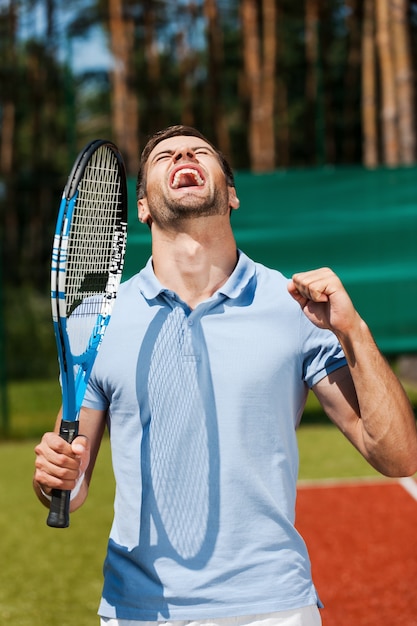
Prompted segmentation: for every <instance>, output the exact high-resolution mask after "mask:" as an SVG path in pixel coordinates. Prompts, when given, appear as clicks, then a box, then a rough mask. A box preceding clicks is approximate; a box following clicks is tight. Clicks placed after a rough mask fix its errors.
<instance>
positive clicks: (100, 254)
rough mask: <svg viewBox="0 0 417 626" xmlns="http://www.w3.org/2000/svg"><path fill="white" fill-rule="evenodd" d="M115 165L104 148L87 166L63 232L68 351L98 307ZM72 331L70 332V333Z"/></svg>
mask: <svg viewBox="0 0 417 626" xmlns="http://www.w3.org/2000/svg"><path fill="white" fill-rule="evenodd" d="M120 205H121V182H120V168H119V164H118V161H117V159H116V157H115V155H114V154H113V153H112V151H111V150H109V149H108V148H107V147H106V146H102V147H101V148H99V149H98V150H97V151H96V152H95V153H94V154H93V155H92V157H91V159H90V161H89V163H88V164H87V166H86V169H85V172H84V174H83V177H82V179H81V181H80V183H79V186H78V195H77V199H76V202H75V206H74V213H73V218H72V223H71V228H70V232H69V236H68V248H67V255H68V256H67V267H66V276H65V294H66V309H67V311H66V313H67V320H68V323H69V326H68V331H69V338H70V343H71V351H72V352H73V354H77V353H78V354H79V353H80V351H82V350H83V348H85V346H86V341H88V338H89V337H90V335H91V332H92V331H93V330H94V325H95V324H96V320H97V316H98V315H99V314H100V312H101V310H102V307H103V299H105V297H106V296H107V297H112V294H111V293H110V294H106V290H107V283H108V279H109V272H110V268H111V267H112V257H113V252H114V247H115V240H117V232H118V228H119V225H120ZM71 329H72V332H71Z"/></svg>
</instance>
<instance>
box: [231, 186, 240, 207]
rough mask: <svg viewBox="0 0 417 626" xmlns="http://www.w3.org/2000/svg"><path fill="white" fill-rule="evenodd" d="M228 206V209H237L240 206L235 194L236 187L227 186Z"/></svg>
mask: <svg viewBox="0 0 417 626" xmlns="http://www.w3.org/2000/svg"><path fill="white" fill-rule="evenodd" d="M228 190H229V208H230V209H238V208H239V206H240V200H239V198H238V197H237V195H236V189H235V188H234V187H229V188H228Z"/></svg>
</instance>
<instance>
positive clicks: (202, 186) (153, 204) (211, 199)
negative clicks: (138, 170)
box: [138, 135, 237, 226]
mask: <svg viewBox="0 0 417 626" xmlns="http://www.w3.org/2000/svg"><path fill="white" fill-rule="evenodd" d="M146 167H147V169H146V197H145V198H144V201H143V202H142V201H139V205H138V206H139V217H141V209H142V210H145V209H146V210H147V211H148V212H149V216H150V218H151V220H152V221H154V222H155V223H157V224H159V225H160V226H163V225H168V224H170V225H174V224H175V223H178V222H179V220H183V219H191V218H196V217H201V216H208V215H228V214H229V211H230V208H236V207H234V206H233V199H231V198H230V196H231V195H232V196H233V198H236V195H235V192H234V189H232V188H231V187H228V186H227V183H226V178H225V174H224V172H223V170H222V167H221V164H220V161H219V158H218V156H217V154H216V152H215V151H214V150H213V148H212V147H211V146H210V145H209V144H208V143H206V142H205V141H204V140H202V139H200V138H198V137H193V136H182V135H181V136H178V137H170V138H169V139H164V140H163V141H161V142H160V143H159V144H157V145H156V146H155V148H154V149H153V150H152V152H151V153H150V155H149V159H148V162H147V166H146ZM236 200H237V199H236ZM141 202H142V204H141ZM142 218H143V219H146V211H145V213H143V216H142Z"/></svg>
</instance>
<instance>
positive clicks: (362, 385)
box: [288, 268, 417, 476]
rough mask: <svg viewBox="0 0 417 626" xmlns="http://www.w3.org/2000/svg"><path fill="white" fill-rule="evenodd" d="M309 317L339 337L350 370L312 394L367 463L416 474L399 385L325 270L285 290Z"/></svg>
mask: <svg viewBox="0 0 417 626" xmlns="http://www.w3.org/2000/svg"><path fill="white" fill-rule="evenodd" d="M288 290H289V292H290V293H291V295H292V296H293V297H294V298H295V299H296V300H297V301H298V303H299V304H300V306H301V308H302V309H303V311H304V313H305V314H306V315H307V317H308V318H309V319H310V320H311V321H312V322H313V323H314V324H316V326H319V327H320V328H328V329H329V330H331V331H333V332H334V333H335V335H336V336H337V337H338V339H339V341H340V343H341V346H342V348H343V350H344V352H345V355H346V358H347V362H348V368H341V369H340V370H338V371H336V372H334V373H333V374H331V375H329V376H328V377H326V378H325V379H323V380H322V381H320V382H319V383H318V384H317V385H315V387H314V389H313V391H314V392H315V394H316V395H317V397H318V399H319V400H320V402H321V404H322V406H323V408H324V410H325V411H326V413H327V415H328V416H329V417H330V418H331V419H332V420H333V421H334V422H335V424H337V426H338V427H339V428H340V429H341V430H342V432H343V433H344V434H345V435H346V436H347V438H348V439H349V440H350V441H351V442H352V443H353V444H354V445H355V446H356V448H357V449H358V450H359V451H360V452H361V454H362V455H363V456H364V457H365V458H366V459H367V461H368V462H369V463H370V464H371V465H372V466H373V467H375V468H376V469H377V470H378V471H380V472H381V473H383V474H386V475H388V476H407V475H411V474H413V473H414V472H416V471H417V430H416V422H415V418H414V414H413V410H412V407H411V405H410V402H409V400H408V398H407V395H406V393H405V391H404V389H403V388H402V386H401V383H400V382H399V380H398V379H397V377H396V376H395V374H394V373H393V371H392V370H391V368H390V367H389V365H388V363H387V361H386V360H385V358H384V357H383V356H382V354H381V353H380V352H379V350H378V348H377V346H376V344H375V342H374V340H373V338H372V335H371V333H370V331H369V329H368V327H367V325H366V324H365V322H364V321H363V320H362V319H361V317H360V316H359V314H358V313H357V311H356V310H355V309H354V307H353V304H352V302H351V300H350V298H349V296H348V294H347V292H346V290H345V289H344V287H343V285H342V283H341V282H340V280H339V278H338V277H337V276H336V275H335V274H334V273H333V272H332V271H331V270H329V269H328V268H323V269H320V270H314V271H311V272H304V273H301V274H296V275H295V276H294V277H293V280H292V281H291V282H290V284H289V286H288Z"/></svg>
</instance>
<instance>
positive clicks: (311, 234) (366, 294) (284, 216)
mask: <svg viewBox="0 0 417 626" xmlns="http://www.w3.org/2000/svg"><path fill="white" fill-rule="evenodd" d="M134 186H135V181H133V180H130V181H129V191H130V197H129V202H130V216H129V222H130V224H129V240H128V252H127V258H126V268H125V278H127V277H129V276H131V275H132V274H134V273H135V272H136V271H138V270H139V269H140V268H141V267H142V266H143V265H144V263H145V262H146V260H147V259H148V257H149V255H150V235H149V233H148V229H147V227H146V226H144V225H143V224H140V223H138V221H137V217H136V202H135V191H134ZM236 187H237V192H238V196H239V198H240V201H241V206H240V209H239V210H238V211H237V212H234V213H233V216H232V222H233V226H234V231H235V235H236V239H237V243H238V246H239V247H240V248H241V249H243V250H244V251H245V252H246V253H247V254H248V255H249V256H251V257H252V258H253V259H255V260H256V261H260V262H262V263H265V264H266V265H269V266H270V267H274V268H276V269H279V270H280V271H282V272H283V273H284V274H285V275H288V276H290V275H291V274H292V273H293V272H296V271H303V270H309V269H313V268H316V267H321V266H329V267H331V268H332V269H334V270H335V271H336V272H337V273H338V274H339V276H340V277H341V279H342V280H343V282H344V284H345V286H346V287H347V289H348V291H349V293H350V295H351V297H352V299H353V301H354V303H355V306H356V308H357V309H358V311H359V312H360V314H361V315H362V316H363V317H364V318H365V320H366V321H367V323H368V324H369V326H370V328H371V330H372V332H373V334H374V336H375V339H376V341H377V343H378V345H379V347H380V348H381V350H382V351H384V352H385V353H391V354H395V353H404V352H415V351H417V168H415V167H413V168H400V169H378V170H375V171H368V170H365V169H363V168H360V167H351V168H320V169H317V170H311V169H309V170H301V171H293V170H291V171H279V172H274V173H271V174H263V175H254V174H246V173H238V174H237V175H236Z"/></svg>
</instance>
